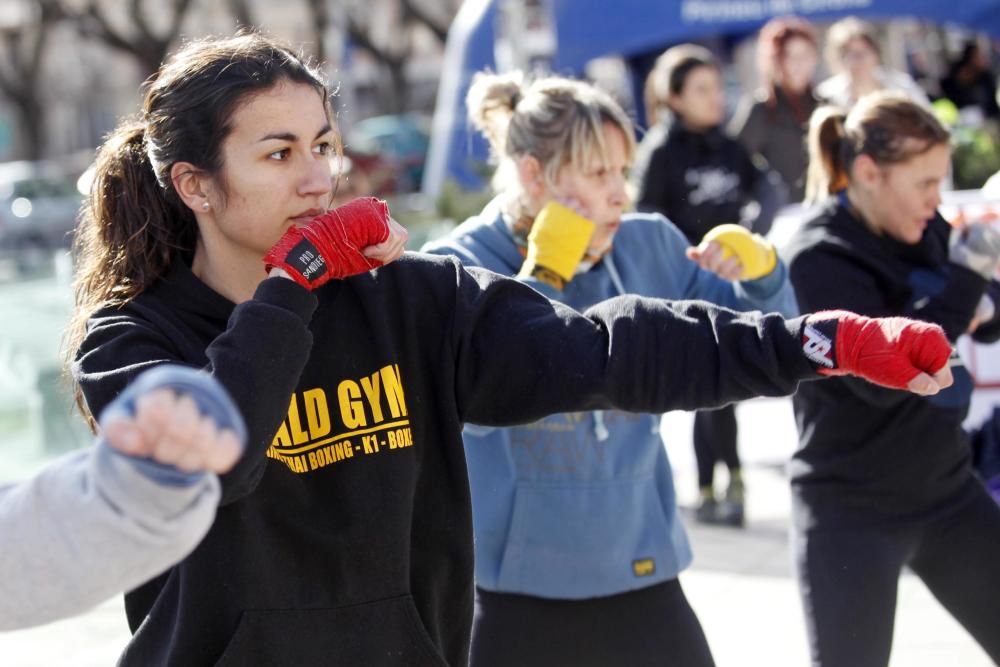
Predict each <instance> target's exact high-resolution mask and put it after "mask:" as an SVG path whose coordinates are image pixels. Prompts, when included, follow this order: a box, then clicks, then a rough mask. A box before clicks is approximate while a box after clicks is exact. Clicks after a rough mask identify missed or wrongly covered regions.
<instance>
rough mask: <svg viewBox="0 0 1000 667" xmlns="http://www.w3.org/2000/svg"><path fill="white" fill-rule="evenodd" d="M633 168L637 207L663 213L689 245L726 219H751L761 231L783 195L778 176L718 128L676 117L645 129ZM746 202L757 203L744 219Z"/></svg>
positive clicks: (724, 222)
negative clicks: (694, 128) (696, 126)
mask: <svg viewBox="0 0 1000 667" xmlns="http://www.w3.org/2000/svg"><path fill="white" fill-rule="evenodd" d="M634 172H635V176H634V180H635V182H636V185H637V190H638V199H637V201H636V208H637V209H638V210H640V211H647V212H652V213H662V214H663V215H665V216H667V217H668V218H669V219H670V221H671V222H672V223H674V224H675V225H677V228H678V229H680V230H681V232H683V233H684V236H686V237H687V239H688V242H690V243H691V244H692V245H697V244H698V243H700V242H701V239H702V237H703V236H705V233H706V232H708V230H710V229H712V228H713V227H717V226H718V225H722V224H726V223H733V224H739V223H741V222H746V223H752V224H750V226H751V227H752V229H753V231H755V232H758V233H760V234H766V233H767V232H768V230H769V229H770V228H771V223H772V222H773V221H774V216H775V214H776V213H777V211H778V209H779V208H780V207H781V205H782V204H783V203H784V200H785V193H784V192H783V188H782V186H781V185H780V181H779V179H778V177H777V176H776V175H774V174H773V173H772V172H770V170H768V169H766V168H764V167H758V166H757V165H755V164H754V162H753V160H752V159H751V157H750V153H749V152H748V151H747V149H746V148H744V147H743V146H742V145H741V144H740V143H739V142H738V141H736V140H735V139H733V138H732V137H729V136H727V135H726V134H725V133H724V132H723V131H722V129H721V128H714V129H711V130H708V131H707V132H691V131H690V130H688V129H686V128H685V127H684V124H683V123H682V122H681V121H680V120H678V119H676V118H674V119H668V120H667V121H664V122H661V123H658V124H656V125H654V126H653V127H652V128H650V130H649V132H647V133H646V136H645V137H643V139H642V143H640V144H639V148H638V151H637V154H636V160H635V170H634ZM750 202H757V203H758V204H759V206H760V209H759V212H758V214H757V216H756V217H755V218H754V219H752V220H744V219H743V218H744V210H743V209H744V207H745V206H746V205H747V204H749V203H750Z"/></svg>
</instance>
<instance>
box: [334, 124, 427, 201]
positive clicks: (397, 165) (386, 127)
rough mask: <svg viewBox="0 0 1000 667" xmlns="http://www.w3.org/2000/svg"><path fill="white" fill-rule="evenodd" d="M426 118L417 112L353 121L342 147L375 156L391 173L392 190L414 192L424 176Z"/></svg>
mask: <svg viewBox="0 0 1000 667" xmlns="http://www.w3.org/2000/svg"><path fill="white" fill-rule="evenodd" d="M429 127H430V122H429V120H428V119H427V118H426V117H424V116H421V115H420V114H416V113H406V114H399V115H387V116H374V117H372V118H365V119H364V120H360V121H358V122H357V123H355V124H354V126H353V127H352V128H351V129H350V131H349V132H348V133H347V138H346V140H345V141H344V147H345V150H349V151H352V152H355V153H361V154H367V155H378V156H380V157H381V158H382V159H383V160H385V161H387V162H388V163H389V164H390V166H391V169H392V172H393V182H392V188H391V191H392V192H397V193H398V192H414V191H416V190H419V189H420V184H421V181H422V180H423V177H424V161H425V160H426V158H427V146H428V143H429V136H430V133H429Z"/></svg>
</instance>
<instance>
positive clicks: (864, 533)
mask: <svg viewBox="0 0 1000 667" xmlns="http://www.w3.org/2000/svg"><path fill="white" fill-rule="evenodd" d="M948 167H949V145H948V133H947V131H946V130H944V129H943V128H942V127H941V125H940V124H939V123H938V121H937V120H936V119H935V118H934V116H933V115H931V114H930V113H928V112H927V111H926V110H925V109H924V108H923V107H921V106H920V105H919V104H917V103H915V102H912V101H910V100H909V99H908V98H906V97H904V96H902V95H900V94H899V93H874V94H871V95H868V96H866V97H863V98H862V99H861V100H860V101H859V102H858V103H857V104H856V105H855V106H854V107H853V108H852V110H851V111H850V113H849V114H846V115H845V114H844V113H843V112H841V111H839V110H836V109H832V108H830V107H825V108H822V109H820V110H819V111H817V112H816V116H814V118H813V121H812V127H811V130H810V174H809V176H810V180H809V186H810V192H811V193H812V194H814V195H818V196H824V197H827V196H829V195H833V196H832V197H829V198H826V199H824V201H823V202H822V204H821V205H820V209H819V210H818V211H817V213H816V214H815V215H814V216H813V217H812V218H811V219H810V220H809V221H808V222H806V224H805V225H804V226H803V227H802V228H801V230H799V231H798V233H797V235H796V237H795V238H794V239H793V241H792V244H791V247H790V249H789V253H788V259H789V261H790V264H791V277H792V283H793V284H794V286H795V291H796V294H797V295H798V300H799V304H800V306H801V307H802V308H803V309H805V310H811V309H815V308H847V309H850V310H854V311H857V312H860V313H865V314H867V315H872V316H875V315H877V316H884V315H906V316H909V317H914V318H920V319H922V320H927V321H930V322H936V323H937V324H940V325H941V326H942V327H943V328H944V330H945V332H946V333H947V334H948V336H949V338H950V339H951V340H952V341H954V340H955V339H956V338H958V337H959V336H960V335H962V334H963V333H965V332H967V331H971V332H972V335H973V337H974V338H975V339H977V340H980V341H995V340H997V339H998V337H1000V318H998V317H997V315H996V308H994V307H993V304H995V303H996V298H997V295H998V294H1000V285H998V284H997V282H996V281H995V280H993V277H994V275H995V272H996V268H997V261H998V257H1000V235H998V234H997V232H996V230H993V229H991V228H989V227H987V226H985V225H981V224H980V225H970V226H968V227H966V228H965V229H961V230H952V229H951V228H950V226H949V225H948V223H947V222H945V221H944V220H943V219H942V218H941V216H940V215H939V214H938V213H937V210H936V209H937V206H938V205H939V204H940V202H941V197H940V182H941V180H942V179H944V178H945V177H946V176H947V175H948ZM952 365H953V372H954V374H955V384H954V385H953V386H952V387H950V388H949V389H947V390H946V391H943V392H941V393H940V394H938V395H937V396H934V397H933V398H918V397H911V396H904V395H902V394H894V393H892V392H886V391H884V390H882V389H881V388H879V387H876V386H873V385H871V384H870V383H868V382H865V381H862V380H854V379H848V378H837V379H834V380H831V381H830V382H825V383H813V384H811V385H809V386H805V385H803V386H802V387H801V388H800V390H799V392H798V394H796V396H795V397H794V398H793V402H794V407H795V416H796V421H797V423H798V428H799V450H798V451H797V452H796V454H795V456H794V458H793V461H792V464H791V476H792V489H793V492H794V494H793V498H794V531H795V532H794V545H795V549H796V558H797V565H798V569H799V586H800V591H801V593H802V599H803V604H804V606H805V612H806V619H807V627H808V630H809V636H810V644H811V650H812V658H813V664H815V665H827V666H831V665H852V666H869V665H870V666H884V665H885V664H886V663H887V662H888V660H889V651H890V648H891V645H892V631H893V617H894V615H895V608H896V589H897V581H898V579H899V575H900V573H901V571H902V569H903V567H904V566H908V567H910V568H911V569H912V570H913V571H914V572H915V573H916V574H917V576H919V577H920V578H921V579H922V580H923V581H924V583H925V584H927V587H928V588H929V589H930V590H931V592H932V593H933V594H934V595H935V597H937V599H938V600H939V601H940V602H941V603H942V604H943V605H944V606H945V608H947V609H948V611H950V612H951V613H952V615H954V617H955V618H956V619H957V620H958V621H959V623H961V624H962V625H963V626H964V627H965V628H966V629H967V630H968V631H969V632H970V633H971V634H972V636H973V637H974V638H975V639H976V641H978V642H979V643H980V644H981V645H982V647H983V648H984V649H985V650H986V652H987V653H988V654H989V655H990V656H991V657H992V658H993V660H1000V633H998V632H997V629H998V628H1000V596H998V595H997V592H998V591H1000V568H998V565H997V564H998V563H1000V507H998V506H997V505H996V503H994V502H993V500H992V499H991V498H990V496H989V495H988V494H987V492H986V491H985V489H984V487H983V485H982V483H981V482H980V481H979V480H978V479H977V478H976V477H975V476H974V474H973V472H972V470H971V467H970V454H971V452H970V448H969V443H968V441H967V439H966V437H965V434H964V432H963V430H962V421H963V419H964V417H965V415H966V412H967V410H968V406H969V399H970V395H971V392H972V382H971V379H970V376H969V373H968V372H967V371H966V369H965V368H964V367H963V366H962V365H961V363H960V361H958V360H957V359H956V360H953V364H952Z"/></svg>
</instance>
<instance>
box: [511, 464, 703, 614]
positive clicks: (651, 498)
mask: <svg viewBox="0 0 1000 667" xmlns="http://www.w3.org/2000/svg"><path fill="white" fill-rule="evenodd" d="M687 548H688V547H687V539H686V537H685V536H684V534H683V528H682V527H681V526H680V524H679V522H678V521H677V518H676V516H667V514H666V513H665V510H664V506H663V501H662V500H661V498H660V493H659V490H658V488H657V485H656V482H655V478H653V477H643V478H638V479H629V480H615V481H608V482H568V483H537V482H533V483H521V484H518V486H517V490H516V492H515V496H514V511H513V516H512V517H511V524H510V531H509V533H508V536H507V543H506V547H505V548H504V554H503V560H502V562H501V564H500V571H499V573H498V575H499V576H498V580H497V584H498V586H499V589H500V590H503V591H511V592H521V593H527V594H530V595H541V596H543V597H556V598H568V599H573V598H580V597H591V596H597V595H611V594H614V593H620V592H622V591H625V590H631V589H634V588H640V587H643V586H649V585H652V584H654V583H657V582H659V581H663V580H664V579H669V578H673V577H675V576H677V571H678V569H679V566H680V563H681V561H683V560H684V554H685V553H686V550H687Z"/></svg>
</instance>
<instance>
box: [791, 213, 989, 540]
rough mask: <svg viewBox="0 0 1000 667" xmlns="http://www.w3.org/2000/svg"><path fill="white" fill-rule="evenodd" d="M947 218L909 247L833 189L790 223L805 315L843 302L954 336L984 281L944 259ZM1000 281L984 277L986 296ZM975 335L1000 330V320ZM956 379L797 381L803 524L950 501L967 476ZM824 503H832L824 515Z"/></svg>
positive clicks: (962, 392) (796, 477)
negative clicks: (911, 390) (918, 385)
mask: <svg viewBox="0 0 1000 667" xmlns="http://www.w3.org/2000/svg"><path fill="white" fill-rule="evenodd" d="M950 231H951V228H950V226H949V225H948V223H947V222H946V221H945V220H944V219H943V218H941V217H940V216H935V218H934V219H932V220H931V221H930V222H929V225H928V227H927V230H926V231H925V232H924V235H923V238H922V239H921V241H920V242H919V243H917V244H914V245H908V244H904V243H900V242H898V241H895V240H893V239H891V238H889V237H886V236H877V235H875V234H874V233H872V232H871V231H869V229H868V227H867V226H866V225H865V224H864V223H863V222H862V221H861V220H860V219H858V218H857V217H855V215H854V214H853V213H852V212H851V210H850V209H849V208H848V206H847V205H846V198H844V197H840V198H837V197H834V198H831V199H830V200H828V201H827V202H825V203H824V204H823V205H822V206H821V208H820V209H819V211H818V212H817V213H816V214H815V215H814V216H813V217H812V218H811V219H810V220H808V221H807V222H806V223H805V224H804V225H803V227H802V228H801V229H800V230H798V232H797V233H796V235H795V236H794V237H793V239H792V240H791V242H790V243H789V246H788V248H787V253H785V259H786V261H787V262H788V265H789V268H790V277H791V281H792V284H793V286H794V287H795V294H796V297H797V298H798V301H799V306H800V308H801V309H802V312H815V311H817V310H824V309H830V308H844V309H847V310H851V311H854V312H857V313H861V314H863V315H870V316H890V315H904V316H907V317H912V318H915V319H920V320H925V321H928V322H935V323H937V324H940V325H941V326H942V327H943V328H944V330H945V332H946V334H947V335H948V337H949V339H950V340H951V341H952V342H954V341H955V339H957V338H958V337H959V336H960V335H961V334H962V333H964V332H965V331H966V329H967V328H968V326H969V323H970V321H971V320H972V316H973V313H974V312H975V309H976V306H977V304H978V303H979V300H980V298H981V296H982V295H983V292H984V290H985V289H987V286H988V284H987V281H986V280H984V279H983V278H982V277H981V276H979V275H978V274H977V273H974V272H972V271H970V270H968V269H966V268H964V267H961V266H958V265H955V264H951V263H949V261H948V237H949V233H950ZM998 288H1000V286H998V285H997V284H996V283H995V282H993V283H990V284H989V289H990V292H991V295H993V297H994V300H995V301H996V302H997V303H998V304H1000V300H997V296H998V295H1000V289H998ZM975 338H976V339H977V340H982V341H994V340H997V338H1000V321H998V319H997V318H994V319H993V320H992V321H990V322H987V323H985V324H984V325H982V326H980V327H979V329H978V330H977V331H976V334H975ZM952 373H953V375H954V377H955V384H954V385H953V386H951V387H950V388H948V389H946V390H944V391H942V392H941V393H939V394H938V395H937V396H933V397H920V396H915V395H912V394H908V393H906V392H899V391H892V390H890V389H883V388H881V387H877V386H875V385H873V384H870V383H868V382H866V381H864V380H860V379H857V378H836V379H831V380H829V381H826V382H813V383H807V384H803V385H802V387H801V388H800V389H799V391H798V393H797V394H796V395H795V396H794V398H793V403H794V407H795V415H796V420H797V423H798V428H799V450H798V451H797V452H796V454H795V456H794V458H793V461H792V464H791V477H792V483H793V485H794V488H795V491H796V493H797V494H798V495H799V497H800V498H803V499H804V500H806V501H807V502H808V503H809V504H811V505H812V506H813V507H812V508H810V510H807V511H805V512H804V513H803V514H802V515H800V516H798V517H797V520H798V521H799V522H801V523H800V525H802V526H809V525H814V524H815V523H816V522H817V521H826V520H830V521H834V522H836V521H838V520H839V519H840V518H843V517H844V516H845V514H850V515H851V516H853V517H854V518H855V519H859V520H867V519H864V518H863V516H864V515H865V514H872V516H874V513H873V512H875V513H879V514H881V515H882V516H884V515H886V514H888V515H897V516H898V515H900V514H903V513H911V512H916V513H920V512H926V511H927V510H928V509H929V508H931V507H933V506H935V505H937V504H938V503H941V502H943V501H947V500H948V499H949V498H955V495H956V494H957V493H960V492H961V489H963V488H964V487H965V486H966V483H967V482H968V481H969V479H970V467H969V455H970V452H969V447H968V443H967V441H966V438H965V434H964V433H963V431H962V427H961V425H962V421H963V419H964V418H965V415H966V413H967V411H968V407H969V400H970V397H971V393H972V380H971V377H970V375H969V373H968V371H967V370H966V369H965V367H964V366H962V365H960V364H958V365H953V367H952ZM823 508H835V509H834V510H833V512H832V514H830V513H827V514H825V515H823V514H822V509H823Z"/></svg>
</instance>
